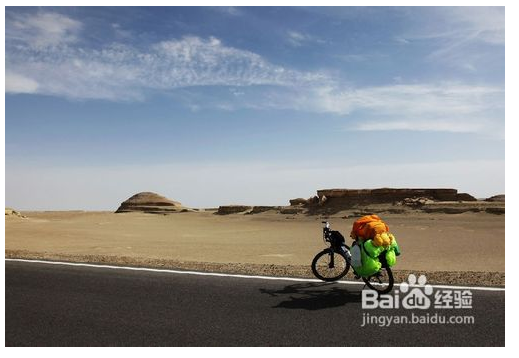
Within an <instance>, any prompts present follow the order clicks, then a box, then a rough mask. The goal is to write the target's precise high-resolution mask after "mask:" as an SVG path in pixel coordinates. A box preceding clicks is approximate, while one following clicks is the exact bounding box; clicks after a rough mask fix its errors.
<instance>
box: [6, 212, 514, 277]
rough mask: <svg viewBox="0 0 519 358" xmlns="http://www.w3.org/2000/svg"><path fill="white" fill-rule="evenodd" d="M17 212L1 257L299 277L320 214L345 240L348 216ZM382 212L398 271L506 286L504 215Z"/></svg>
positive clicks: (314, 247)
mask: <svg viewBox="0 0 519 358" xmlns="http://www.w3.org/2000/svg"><path fill="white" fill-rule="evenodd" d="M23 214H24V215H26V216H27V218H20V217H8V216H6V220H5V250H6V256H8V257H32V258H37V257H39V258H54V259H56V258H59V259H65V260H71V261H90V262H110V263H122V264H139V265H143V266H146V265H151V266H161V267H164V266H168V267H179V268H186V269H206V270H211V271H226V272H247V273H270V274H272V273H273V272H272V271H275V272H274V273H276V272H277V273H278V274H288V275H299V276H308V275H309V274H311V273H310V271H309V266H310V263H311V261H312V258H313V257H314V255H315V254H316V253H317V252H319V251H320V250H322V249H323V248H324V247H325V244H324V243H323V241H322V229H321V227H322V224H321V221H322V220H328V221H329V222H330V223H331V225H332V229H335V230H339V231H341V232H342V233H343V235H344V236H345V237H347V236H348V234H349V231H350V229H351V225H352V223H353V221H354V218H348V219H344V218H342V217H344V216H346V214H347V213H338V214H336V215H334V216H333V217H329V218H323V217H319V216H305V215H282V214H275V213H269V212H266V213H261V214H254V215H241V214H234V215H226V216H221V215H214V213H213V212H199V213H177V214H171V215H155V214H141V213H124V214H114V213H109V212H23ZM381 217H382V218H383V219H384V220H385V221H386V222H387V223H388V224H389V226H390V230H391V232H393V233H394V234H395V236H396V238H397V240H398V242H399V245H400V247H401V249H402V252H403V253H402V255H401V256H400V257H399V259H398V262H397V265H396V266H395V269H396V270H397V271H398V270H400V271H401V273H402V274H404V273H407V272H408V271H413V272H426V273H428V277H432V278H434V281H437V282H446V283H452V282H456V283H466V284H469V283H470V282H465V281H467V280H468V279H467V278H466V277H469V276H470V277H471V278H472V279H471V281H474V282H472V283H476V284H478V283H481V284H483V283H484V282H478V281H486V284H493V285H504V271H505V215H495V214H488V213H473V212H467V213H463V214H441V213H434V214H430V213H429V214H428V213H420V212H413V213H412V214H409V213H407V214H381ZM347 241H350V240H347ZM460 272H464V273H463V274H460ZM467 272H468V273H467ZM460 275H461V276H460ZM460 277H461V278H460ZM460 281H461V282H460Z"/></svg>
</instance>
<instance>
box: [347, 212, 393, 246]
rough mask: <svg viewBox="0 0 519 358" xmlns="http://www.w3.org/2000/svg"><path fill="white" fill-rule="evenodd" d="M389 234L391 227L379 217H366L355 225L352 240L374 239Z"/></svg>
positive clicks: (358, 220)
mask: <svg viewBox="0 0 519 358" xmlns="http://www.w3.org/2000/svg"><path fill="white" fill-rule="evenodd" d="M385 232H389V226H387V225H386V223H385V222H383V221H382V219H381V218H379V217H378V215H366V216H363V217H361V218H360V219H357V220H356V221H355V222H354V223H353V228H352V230H351V234H350V236H351V238H352V239H357V238H358V237H361V238H362V239H364V240H368V239H373V238H374V237H375V235H377V234H382V233H385Z"/></svg>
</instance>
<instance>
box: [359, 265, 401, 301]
mask: <svg viewBox="0 0 519 358" xmlns="http://www.w3.org/2000/svg"><path fill="white" fill-rule="evenodd" d="M362 280H364V282H365V283H366V285H367V286H368V287H369V288H371V289H372V290H375V291H377V292H378V293H379V294H384V293H388V292H390V291H391V290H392V289H393V284H394V282H395V281H394V278H393V272H392V271H391V268H389V267H387V266H383V267H382V268H381V269H380V271H379V272H377V273H376V274H374V275H372V276H369V277H363V278H362Z"/></svg>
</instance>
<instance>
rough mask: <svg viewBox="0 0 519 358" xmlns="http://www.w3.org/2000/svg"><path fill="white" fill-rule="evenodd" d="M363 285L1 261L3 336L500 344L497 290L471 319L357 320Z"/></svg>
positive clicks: (144, 342)
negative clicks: (447, 321) (443, 321)
mask: <svg viewBox="0 0 519 358" xmlns="http://www.w3.org/2000/svg"><path fill="white" fill-rule="evenodd" d="M361 290H362V285H344V284H338V283H332V284H327V283H318V282H294V281H286V280H275V281H274V280H264V279H246V278H236V277H214V276H196V275H189V274H174V273H157V272H143V271H128V270H119V269H117V270H113V269H105V268H88V267H71V266H65V265H48V264H38V263H24V262H11V261H6V262H5V344H6V346H504V344H505V293H504V291H500V292H496V291H476V290H473V291H472V298H473V299H472V309H463V310H462V309H444V310H438V309H429V310H426V311H423V310H419V311H420V312H415V311H417V310H412V312H414V313H416V314H420V315H426V314H430V315H431V316H432V315H434V314H437V313H440V314H443V315H446V316H452V315H471V316H473V317H474V323H473V324H410V323H407V324H392V325H390V326H389V327H387V326H386V327H381V326H379V325H376V324H368V325H364V327H361V326H362V325H363V321H364V319H365V318H364V317H365V315H366V314H367V313H369V314H370V315H371V316H377V315H391V316H395V315H407V316H410V315H411V313H412V312H411V311H410V310H404V309H400V310H397V309H391V310H388V309H386V310H382V309H377V310H366V309H362V307H361Z"/></svg>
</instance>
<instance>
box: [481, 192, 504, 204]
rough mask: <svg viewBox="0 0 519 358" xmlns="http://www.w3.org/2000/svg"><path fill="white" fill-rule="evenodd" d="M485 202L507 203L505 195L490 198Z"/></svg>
mask: <svg viewBox="0 0 519 358" xmlns="http://www.w3.org/2000/svg"><path fill="white" fill-rule="evenodd" d="M485 201H498V202H503V203H504V202H505V194H500V195H494V196H491V197H490V198H487V199H485Z"/></svg>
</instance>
